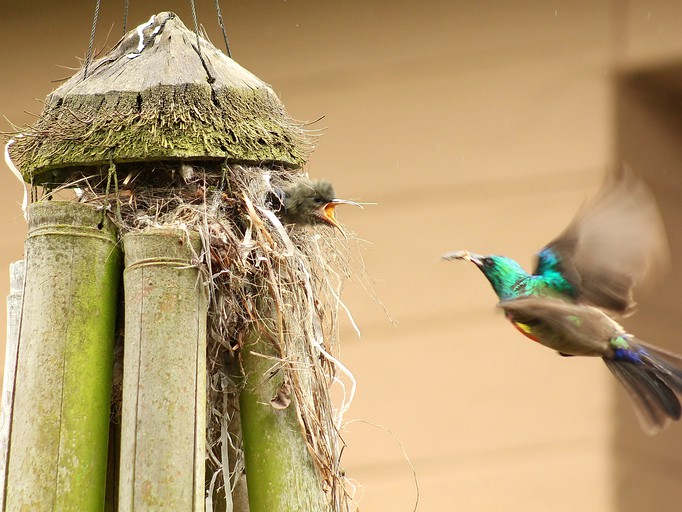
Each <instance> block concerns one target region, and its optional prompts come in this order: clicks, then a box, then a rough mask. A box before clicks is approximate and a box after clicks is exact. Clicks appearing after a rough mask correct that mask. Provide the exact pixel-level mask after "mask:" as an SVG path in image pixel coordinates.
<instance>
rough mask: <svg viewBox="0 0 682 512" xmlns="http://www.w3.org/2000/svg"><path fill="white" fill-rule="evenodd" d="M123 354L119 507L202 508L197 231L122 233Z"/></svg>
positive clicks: (202, 360)
mask: <svg viewBox="0 0 682 512" xmlns="http://www.w3.org/2000/svg"><path fill="white" fill-rule="evenodd" d="M123 244H124V249H125V262H126V268H125V271H124V286H125V353H124V363H123V417H122V422H121V464H120V481H119V486H120V487H119V507H120V510H122V511H143V510H144V511H155V510H159V511H161V510H164V511H166V510H177V511H201V510H203V506H204V472H205V462H204V461H205V456H206V453H205V452H206V448H205V439H206V314H207V307H208V306H207V297H206V292H205V289H204V286H203V284H202V282H201V276H200V275H199V272H198V269H197V266H196V265H195V264H193V263H192V261H193V260H194V259H195V258H197V257H198V256H197V255H198V254H200V252H201V242H200V240H199V238H198V236H192V237H191V241H190V240H188V236H187V233H186V232H185V231H183V230H181V229H162V228H158V229H150V230H147V231H144V232H141V233H129V234H127V235H126V236H124V238H123Z"/></svg>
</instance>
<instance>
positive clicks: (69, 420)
mask: <svg viewBox="0 0 682 512" xmlns="http://www.w3.org/2000/svg"><path fill="white" fill-rule="evenodd" d="M28 213H29V233H28V238H27V240H26V248H25V255H26V282H25V287H24V298H23V310H22V317H21V326H20V333H19V348H18V359H17V370H16V378H15V383H16V384H15V391H14V392H15V395H14V408H13V415H12V421H11V426H10V450H9V461H8V474H7V487H6V506H5V510H8V511H15V510H31V511H32V512H40V511H52V510H101V509H102V508H103V506H104V488H105V478H106V466H107V441H108V435H109V408H110V400H111V371H112V358H113V339H114V325H115V317H116V297H117V292H118V284H119V275H120V274H119V271H120V270H119V266H120V254H119V251H118V248H117V240H116V233H115V230H114V228H113V226H112V224H111V223H110V222H109V221H108V220H107V218H106V217H105V216H104V215H103V213H102V211H101V210H97V209H96V208H94V207H92V206H90V205H86V204H82V203H72V202H61V201H50V202H42V203H36V204H34V205H32V206H31V207H30V209H29V212H28Z"/></svg>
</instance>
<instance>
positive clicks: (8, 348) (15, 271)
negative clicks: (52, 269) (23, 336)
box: [0, 260, 25, 510]
mask: <svg viewBox="0 0 682 512" xmlns="http://www.w3.org/2000/svg"><path fill="white" fill-rule="evenodd" d="M24 270H25V266H24V260H19V261H15V262H13V263H11V264H10V266H9V295H8V297H7V343H6V345H5V373H4V375H3V379H2V413H1V414H0V510H5V487H6V485H7V459H8V457H9V432H10V423H11V421H12V407H13V406H14V377H15V375H16V371H17V349H18V347H19V326H20V325H21V302H22V299H23V296H24Z"/></svg>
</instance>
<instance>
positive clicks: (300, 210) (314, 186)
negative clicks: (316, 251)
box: [270, 179, 360, 229]
mask: <svg viewBox="0 0 682 512" xmlns="http://www.w3.org/2000/svg"><path fill="white" fill-rule="evenodd" d="M271 196H272V197H271V198H270V203H271V205H272V209H273V210H274V212H275V213H276V214H277V216H278V217H279V218H280V220H281V221H282V222H283V223H284V224H296V225H298V226H308V225H314V224H328V225H330V226H333V227H335V228H338V229H341V225H340V224H339V223H338V221H337V220H336V217H335V216H334V210H335V208H336V207H337V206H338V205H340V204H352V205H354V206H360V204H359V203H356V202H354V201H348V200H346V199H338V198H336V197H334V188H333V187H332V184H331V183H329V182H328V181H320V180H309V179H302V180H298V181H296V182H295V183H292V184H290V185H287V186H285V187H282V188H277V189H275V190H274V192H273V193H272V194H271Z"/></svg>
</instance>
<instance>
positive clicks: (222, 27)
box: [215, 0, 232, 58]
mask: <svg viewBox="0 0 682 512" xmlns="http://www.w3.org/2000/svg"><path fill="white" fill-rule="evenodd" d="M215 10H216V12H217V13H218V23H219V24H220V30H222V31H223V39H224V40H225V49H226V50H227V56H228V57H229V58H232V50H230V43H229V42H228V41H227V32H226V31H225V23H224V22H223V14H222V12H220V1H219V0H215Z"/></svg>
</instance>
